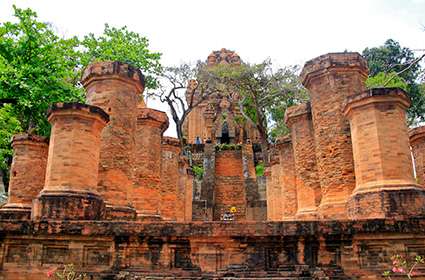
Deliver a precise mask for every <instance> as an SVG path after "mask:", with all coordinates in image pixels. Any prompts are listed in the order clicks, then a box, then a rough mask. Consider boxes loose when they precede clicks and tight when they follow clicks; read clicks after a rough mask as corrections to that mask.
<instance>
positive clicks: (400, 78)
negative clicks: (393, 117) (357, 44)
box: [363, 39, 425, 124]
mask: <svg viewBox="0 0 425 280" xmlns="http://www.w3.org/2000/svg"><path fill="white" fill-rule="evenodd" d="M363 56H364V57H365V58H366V59H367V62H368V67H369V79H368V80H367V82H366V84H367V86H369V87H379V86H385V87H389V86H397V87H401V88H403V89H404V90H406V92H407V93H408V95H409V97H410V99H411V101H412V105H411V107H410V108H409V109H408V112H407V113H408V121H409V123H410V124H414V123H416V122H422V121H425V92H424V90H423V87H421V85H420V83H419V82H420V81H419V77H420V75H421V72H422V71H423V69H422V68H421V65H420V63H419V61H420V60H421V59H422V58H423V56H420V57H418V56H416V55H415V53H414V52H413V51H412V50H411V49H409V48H406V47H401V46H400V44H399V43H398V42H397V41H395V40H393V39H388V40H387V41H385V43H384V44H383V45H382V46H379V47H373V48H366V49H365V50H364V51H363Z"/></svg>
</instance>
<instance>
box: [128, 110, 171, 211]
mask: <svg viewBox="0 0 425 280" xmlns="http://www.w3.org/2000/svg"><path fill="white" fill-rule="evenodd" d="M167 127H168V117H167V114H166V113H164V112H161V111H158V110H154V109H149V108H139V109H138V114H137V130H136V158H135V164H134V179H135V185H134V188H133V190H132V195H131V201H132V203H133V205H134V207H135V208H136V210H137V213H138V217H140V218H142V219H150V218H159V217H160V205H161V178H160V177H161V161H162V156H161V138H162V134H163V132H164V131H165V129H167Z"/></svg>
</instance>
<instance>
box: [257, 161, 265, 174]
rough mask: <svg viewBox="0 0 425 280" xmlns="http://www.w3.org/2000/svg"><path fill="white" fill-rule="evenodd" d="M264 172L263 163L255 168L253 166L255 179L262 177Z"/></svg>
mask: <svg viewBox="0 0 425 280" xmlns="http://www.w3.org/2000/svg"><path fill="white" fill-rule="evenodd" d="M264 171H265V167H264V163H262V162H261V163H259V164H257V166H255V174H256V175H257V177H261V176H264Z"/></svg>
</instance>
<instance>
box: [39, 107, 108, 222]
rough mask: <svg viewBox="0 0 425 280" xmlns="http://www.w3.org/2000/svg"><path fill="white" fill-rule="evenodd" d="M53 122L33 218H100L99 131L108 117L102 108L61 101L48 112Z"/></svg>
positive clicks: (101, 202) (102, 209)
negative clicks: (41, 183)
mask: <svg viewBox="0 0 425 280" xmlns="http://www.w3.org/2000/svg"><path fill="white" fill-rule="evenodd" d="M48 120H49V122H50V123H51V124H52V131H51V136H50V145H49V157H48V161H47V170H46V182H45V185H44V188H43V190H42V191H41V192H40V194H39V195H38V197H37V201H36V202H35V204H34V209H33V213H32V214H33V218H34V219H36V220H38V219H67V220H98V219H101V218H103V216H104V202H103V199H102V198H101V197H100V195H99V194H98V193H97V192H96V191H95V190H96V186H97V182H98V165H99V151H100V133H101V131H102V129H103V128H104V127H105V125H106V124H107V122H108V121H109V117H108V114H106V113H105V112H104V111H103V110H102V109H100V108H99V107H95V106H90V105H86V104H80V103H58V104H56V105H53V106H52V107H51V109H50V110H49V113H48Z"/></svg>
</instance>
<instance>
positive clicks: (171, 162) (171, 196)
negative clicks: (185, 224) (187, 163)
mask: <svg viewBox="0 0 425 280" xmlns="http://www.w3.org/2000/svg"><path fill="white" fill-rule="evenodd" d="M180 151H181V147H180V141H179V139H177V138H173V137H163V138H162V146H161V155H162V161H161V177H160V179H161V216H162V218H163V219H164V220H172V221H176V220H178V221H183V220H184V189H185V188H184V187H183V188H182V190H183V192H181V191H180V190H179V186H180V184H179V178H180V170H179V161H180Z"/></svg>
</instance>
